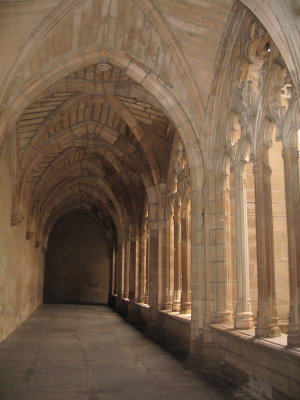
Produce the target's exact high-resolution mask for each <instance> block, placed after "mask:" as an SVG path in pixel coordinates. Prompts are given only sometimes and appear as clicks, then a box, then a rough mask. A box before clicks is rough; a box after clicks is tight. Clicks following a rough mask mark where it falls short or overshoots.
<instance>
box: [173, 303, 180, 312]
mask: <svg viewBox="0 0 300 400" xmlns="http://www.w3.org/2000/svg"><path fill="white" fill-rule="evenodd" d="M172 311H173V312H179V311H180V300H173V305H172Z"/></svg>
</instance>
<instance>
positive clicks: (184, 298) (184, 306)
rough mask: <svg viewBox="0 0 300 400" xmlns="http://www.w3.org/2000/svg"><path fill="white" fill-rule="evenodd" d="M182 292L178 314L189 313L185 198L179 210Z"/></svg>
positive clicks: (188, 226)
mask: <svg viewBox="0 0 300 400" xmlns="http://www.w3.org/2000/svg"><path fill="white" fill-rule="evenodd" d="M181 226H182V236H181V256H182V292H181V305H180V314H190V313H191V207H190V201H189V200H186V202H185V205H184V207H182V212H181Z"/></svg>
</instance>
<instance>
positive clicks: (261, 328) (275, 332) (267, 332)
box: [255, 318, 281, 338]
mask: <svg viewBox="0 0 300 400" xmlns="http://www.w3.org/2000/svg"><path fill="white" fill-rule="evenodd" d="M255 336H256V337H258V338H272V337H278V336H281V330H280V328H279V326H278V320H277V318H276V320H275V321H274V320H273V321H271V322H261V323H260V322H259V321H258V322H257V325H256V327H255Z"/></svg>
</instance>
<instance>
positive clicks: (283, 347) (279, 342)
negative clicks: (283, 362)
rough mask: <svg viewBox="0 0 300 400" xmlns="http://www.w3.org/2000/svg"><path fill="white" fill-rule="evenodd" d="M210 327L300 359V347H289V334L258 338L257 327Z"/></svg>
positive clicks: (216, 325) (217, 325)
mask: <svg viewBox="0 0 300 400" xmlns="http://www.w3.org/2000/svg"><path fill="white" fill-rule="evenodd" d="M210 327H211V328H212V329H213V330H215V331H217V332H218V333H221V334H223V335H225V336H235V337H236V338H238V339H239V340H241V341H248V342H251V343H254V344H256V345H258V346H261V347H264V348H267V349H268V350H270V351H274V352H276V353H278V352H280V354H281V355H283V356H286V357H293V358H295V359H296V360H297V361H299V360H300V347H293V348H292V347H287V334H285V333H282V334H281V336H279V337H275V338H256V337H255V329H254V328H253V329H247V330H238V329H234V328H233V327H232V326H226V325H219V324H211V325H210Z"/></svg>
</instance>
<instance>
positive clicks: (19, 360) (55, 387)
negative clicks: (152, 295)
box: [0, 304, 251, 400]
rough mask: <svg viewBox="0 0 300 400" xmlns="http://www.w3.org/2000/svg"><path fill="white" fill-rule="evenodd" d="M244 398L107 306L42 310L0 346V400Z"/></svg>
mask: <svg viewBox="0 0 300 400" xmlns="http://www.w3.org/2000/svg"><path fill="white" fill-rule="evenodd" d="M233 398H235V399H244V400H246V399H251V397H250V396H249V395H246V394H243V393H238V391H236V390H234V389H233V388H232V387H230V386H225V385H224V384H223V385H222V384H220V383H218V384H215V385H212V384H211V383H209V381H208V380H207V379H204V378H203V377H201V376H199V375H198V376H197V375H194V374H193V373H192V372H191V371H189V370H188V369H186V368H185V366H184V364H183V363H182V362H180V361H178V360H177V359H175V358H174V357H173V356H172V355H171V354H170V353H168V352H167V351H166V350H165V349H163V348H162V347H161V346H159V345H157V344H155V343H154V342H152V341H151V340H149V339H147V338H146V337H145V336H144V335H143V334H142V333H141V332H139V331H138V330H136V329H135V328H134V327H132V326H131V325H129V324H127V323H126V322H125V321H124V320H123V319H122V318H121V317H120V316H119V315H117V314H116V313H114V312H113V311H112V310H111V309H110V308H109V307H106V306H90V305H71V304H66V305H63V304H59V305H56V304H45V305H43V306H41V307H40V308H39V309H38V310H37V311H35V312H34V314H33V315H32V316H31V317H30V318H29V319H28V320H27V321H26V322H24V323H23V324H22V325H21V326H20V327H19V328H18V329H17V330H16V331H15V332H14V333H13V334H12V335H10V336H9V338H8V339H6V340H5V341H4V342H2V343H1V344H0V399H1V400H230V399H233Z"/></svg>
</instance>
